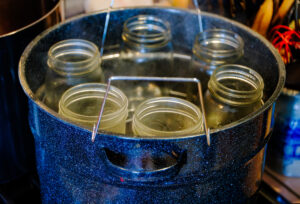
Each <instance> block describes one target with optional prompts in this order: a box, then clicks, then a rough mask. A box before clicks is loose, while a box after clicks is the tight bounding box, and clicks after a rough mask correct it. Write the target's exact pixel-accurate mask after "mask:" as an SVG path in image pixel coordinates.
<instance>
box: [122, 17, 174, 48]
mask: <svg viewBox="0 0 300 204" xmlns="http://www.w3.org/2000/svg"><path fill="white" fill-rule="evenodd" d="M170 30H171V29H170V25H169V23H168V22H166V21H163V20H161V19H160V18H157V17H155V16H152V15H138V16H134V17H131V18H129V19H127V20H126V21H125V23H124V26H123V32H122V39H123V41H124V42H125V43H127V44H129V45H131V46H133V47H146V48H157V47H163V46H165V45H166V44H168V42H169V41H170V40H171V31H170Z"/></svg>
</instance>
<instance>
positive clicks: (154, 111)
mask: <svg viewBox="0 0 300 204" xmlns="http://www.w3.org/2000/svg"><path fill="white" fill-rule="evenodd" d="M132 130H133V133H134V134H135V135H139V136H178V135H188V134H197V133H200V132H202V130H203V126H202V114H201V111H200V109H199V108H198V107H197V106H196V105H194V104H193V103H191V102H189V101H186V100H183V99H180V98H175V97H157V98H152V99H149V100H146V101H144V102H143V103H141V104H140V105H139V106H138V108H137V109H136V111H135V113H134V115H133V122H132Z"/></svg>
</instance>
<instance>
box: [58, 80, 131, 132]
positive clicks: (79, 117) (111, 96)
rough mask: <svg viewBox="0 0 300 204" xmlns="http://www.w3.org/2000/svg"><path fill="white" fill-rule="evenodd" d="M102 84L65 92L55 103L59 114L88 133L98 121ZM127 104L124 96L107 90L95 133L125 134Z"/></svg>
mask: <svg viewBox="0 0 300 204" xmlns="http://www.w3.org/2000/svg"><path fill="white" fill-rule="evenodd" d="M106 87H107V86H106V84H101V83H84V84H80V85H77V86H74V87H72V88H70V89H68V90H67V91H66V92H65V93H64V94H63V95H62V97H61V99H60V101H59V114H60V115H62V116H63V117H65V118H67V119H69V120H71V121H73V122H75V123H77V124H80V125H81V126H83V127H86V128H88V129H90V130H92V129H93V126H94V124H95V123H97V121H98V116H99V112H100V110H101V105H102V102H103V99H104V95H105V93H106ZM127 107H128V100H127V97H126V96H125V95H124V93H123V92H122V91H121V90H120V89H118V88H116V87H114V86H111V87H110V90H109V92H108V96H107V99H106V103H105V106H104V111H103V115H102V119H101V123H100V126H99V130H105V131H107V132H114V133H121V134H125V131H126V124H125V121H126V118H127V115H128V111H127Z"/></svg>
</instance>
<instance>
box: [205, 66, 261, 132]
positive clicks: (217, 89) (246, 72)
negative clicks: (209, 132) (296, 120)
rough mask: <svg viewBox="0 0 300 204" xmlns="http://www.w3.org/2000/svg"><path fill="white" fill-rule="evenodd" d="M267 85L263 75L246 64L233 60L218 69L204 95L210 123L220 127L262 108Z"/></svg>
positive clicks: (211, 125)
mask: <svg viewBox="0 0 300 204" xmlns="http://www.w3.org/2000/svg"><path fill="white" fill-rule="evenodd" d="M263 89H264V82H263V79H262V77H261V76H260V75H259V74H258V73H257V72H256V71H254V70H253V69H250V68H248V67H246V66H242V65H234V64H229V65H224V66H221V67H218V68H217V69H215V70H214V72H213V74H212V75H211V77H210V79H209V82H208V90H207V91H206V93H205V97H204V103H205V111H206V118H207V124H208V126H209V127H210V128H219V127H222V126H224V125H226V124H229V123H232V122H235V121H237V120H239V119H241V118H243V117H245V116H247V115H248V114H250V113H252V112H254V111H256V110H257V109H259V108H260V107H261V106H262V105H263V101H262V97H263Z"/></svg>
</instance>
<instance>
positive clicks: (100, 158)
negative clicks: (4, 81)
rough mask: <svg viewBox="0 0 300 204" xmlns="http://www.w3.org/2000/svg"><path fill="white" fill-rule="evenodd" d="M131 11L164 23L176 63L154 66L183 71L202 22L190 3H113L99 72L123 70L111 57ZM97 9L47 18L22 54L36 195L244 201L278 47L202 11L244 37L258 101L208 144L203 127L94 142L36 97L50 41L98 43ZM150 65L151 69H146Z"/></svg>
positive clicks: (254, 176) (276, 79) (280, 80)
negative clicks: (56, 20) (260, 91)
mask: <svg viewBox="0 0 300 204" xmlns="http://www.w3.org/2000/svg"><path fill="white" fill-rule="evenodd" d="M138 14H151V15H157V16H159V17H160V18H162V19H163V20H167V21H169V23H170V25H171V30H172V43H173V48H174V53H175V54H174V57H175V63H174V66H175V67H174V70H170V69H169V68H160V69H159V71H157V70H156V72H155V73H157V75H159V76H170V74H171V75H172V76H181V77H190V76H191V73H190V72H189V71H188V69H187V67H188V64H189V62H190V56H191V48H192V44H193V41H194V38H195V36H196V34H197V33H198V32H199V30H198V27H197V26H195V25H197V16H196V13H195V12H193V11H188V10H178V9H172V8H132V9H120V10H114V11H112V13H111V21H110V25H109V31H108V36H107V41H106V44H105V45H106V49H105V56H104V58H103V62H102V69H103V73H104V75H105V77H108V76H110V75H126V73H127V72H126V70H124V69H120V68H119V67H118V66H117V65H116V64H114V62H115V61H117V58H118V51H119V49H118V47H119V45H120V44H121V33H122V25H123V23H124V21H125V20H126V19H128V18H129V17H131V16H135V15H138ZM104 19H105V13H103V12H100V13H96V14H90V15H85V16H81V17H78V18H75V19H72V20H71V21H68V22H66V23H64V24H60V25H57V26H54V27H52V28H51V29H49V30H47V31H45V32H44V33H43V34H41V35H39V36H38V37H37V38H36V39H35V40H34V41H32V42H31V44H30V45H29V46H28V47H27V48H26V50H25V52H24V54H23V56H22V58H21V61H20V66H19V78H20V81H21V84H22V86H23V89H24V91H25V93H26V94H27V96H28V97H29V99H30V100H29V101H30V102H29V109H30V112H29V117H30V120H29V121H30V127H31V130H32V132H33V134H34V137H35V144H36V156H37V168H38V172H39V176H40V181H41V192H42V196H43V201H44V202H45V203H47V202H84V203H89V202H101V203H187V202H189V203H245V202H246V201H247V200H248V199H249V198H250V197H252V196H253V195H254V194H255V192H256V191H257V190H258V188H259V184H260V181H261V176H262V171H263V166H264V155H265V154H264V152H265V146H266V143H267V142H268V139H269V137H270V134H271V131H272V127H273V110H274V102H275V100H276V99H277V97H278V95H279V93H280V91H281V89H282V87H283V85H284V80H285V69H284V64H283V62H282V61H281V58H280V56H279V55H278V53H277V51H276V50H274V48H273V47H272V45H271V44H270V43H269V42H267V40H265V39H264V38H263V37H261V36H260V35H259V34H257V33H255V32H253V31H252V30H251V29H249V28H247V27H246V26H243V25H241V24H239V23H236V22H233V21H231V20H228V19H225V18H223V17H219V16H216V15H212V14H208V13H203V24H204V29H209V28H225V29H229V30H232V31H234V32H237V33H239V35H240V36H241V37H242V38H243V39H244V41H245V52H244V58H243V59H242V60H241V61H240V62H239V63H241V64H244V65H247V66H250V67H252V68H254V69H255V70H256V71H257V72H258V73H259V74H260V75H261V76H262V77H263V79H264V81H265V90H264V101H265V103H264V105H263V107H261V108H260V109H259V110H258V111H256V112H254V113H252V114H250V115H248V116H247V117H244V118H242V119H240V120H238V121H236V122H234V123H232V124H229V125H226V126H224V127H222V128H220V129H215V130H213V131H212V133H211V146H208V145H207V143H206V137H205V135H186V136H176V137H175V136H174V137H156V138H145V137H138V138H137V137H133V136H132V135H117V134H112V133H109V132H101V133H99V134H98V135H97V137H96V140H95V143H92V142H91V131H89V130H87V129H84V128H82V127H81V126H80V125H78V124H75V123H72V122H71V121H69V120H68V119H67V118H63V117H61V116H59V115H58V114H57V113H56V112H54V111H52V110H51V109H49V108H48V107H47V106H45V105H44V104H43V103H42V102H41V101H39V100H38V99H37V98H36V96H35V92H36V91H37V89H38V88H39V87H40V86H41V85H42V84H43V83H44V80H45V72H46V69H47V64H46V61H47V51H48V49H49V48H50V46H51V45H52V44H54V43H55V42H57V41H60V40H63V39H68V38H82V39H86V40H90V41H92V42H94V43H95V44H97V45H99V44H100V38H101V33H102V32H101V31H102V30H103V26H104ZM99 31H100V32H99ZM147 74H151V73H144V75H147ZM193 74H195V73H193ZM195 76H196V77H197V75H196V74H195ZM178 86H179V87H181V86H180V84H179V85H178ZM132 161H133V163H134V165H132Z"/></svg>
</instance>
